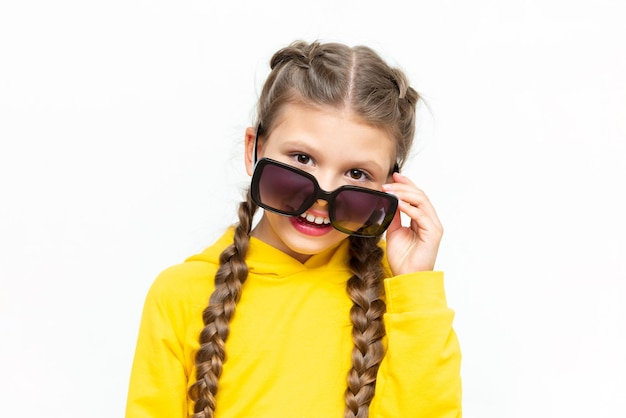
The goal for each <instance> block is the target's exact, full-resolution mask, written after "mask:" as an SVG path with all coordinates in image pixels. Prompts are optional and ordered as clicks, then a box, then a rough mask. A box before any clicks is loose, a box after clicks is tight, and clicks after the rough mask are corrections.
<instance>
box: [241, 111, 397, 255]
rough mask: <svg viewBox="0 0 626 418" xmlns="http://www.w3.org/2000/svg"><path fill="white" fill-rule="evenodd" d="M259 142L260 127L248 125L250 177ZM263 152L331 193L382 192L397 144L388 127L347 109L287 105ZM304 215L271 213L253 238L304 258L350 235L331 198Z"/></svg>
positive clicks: (260, 147) (260, 149)
mask: <svg viewBox="0 0 626 418" xmlns="http://www.w3.org/2000/svg"><path fill="white" fill-rule="evenodd" d="M253 145H254V129H253V128H248V131H247V132H246V154H247V155H246V169H247V171H248V174H249V175H252V171H253V169H254V167H253V161H252V158H253V157H252V153H253ZM257 152H258V158H259V159H260V158H271V159H273V160H276V161H280V162H283V163H286V164H289V165H292V166H294V167H297V168H299V169H301V170H304V171H307V172H309V173H311V174H313V175H314V176H315V178H316V179H317V181H318V183H319V185H320V187H321V188H322V189H324V190H326V191H333V190H335V189H337V188H338V187H340V186H343V185H346V184H351V185H356V186H361V187H367V188H370V189H375V190H381V189H382V185H383V184H384V183H386V182H387V180H388V176H389V173H390V172H391V169H392V167H393V163H394V157H395V144H394V142H393V139H392V138H390V137H389V135H388V134H387V133H386V132H385V131H383V130H381V129H378V128H375V127H373V126H371V125H367V124H365V123H364V122H363V121H362V120H361V119H359V118H357V117H356V116H355V115H354V114H352V113H351V112H349V111H347V110H341V109H336V108H332V107H329V108H324V107H321V108H320V107H311V106H306V105H301V104H286V105H284V106H283V108H282V110H281V113H280V115H279V117H278V118H277V120H276V123H275V126H274V127H273V129H272V131H271V132H270V133H269V136H268V137H267V138H265V140H264V141H263V142H262V143H261V142H259V144H258V151H257ZM304 215H305V216H306V218H304V217H300V216H295V217H291V216H282V215H278V214H275V213H272V212H269V211H265V212H264V214H263V217H262V218H261V220H260V221H259V223H258V225H257V226H256V227H255V228H254V230H253V231H252V236H254V237H256V238H258V239H260V240H261V241H264V242H266V243H267V244H270V245H272V246H273V247H275V248H278V249H279V250H281V251H283V252H285V253H286V254H289V255H290V256H292V257H294V258H295V259H297V260H299V261H300V262H305V261H306V260H307V259H308V258H309V257H310V256H311V255H313V254H317V253H319V252H322V251H324V250H326V249H328V248H331V247H333V246H336V245H338V244H339V243H340V242H341V241H343V240H344V239H346V238H347V237H348V235H346V234H344V233H342V232H339V231H337V230H336V229H334V228H333V227H332V226H331V225H330V224H329V223H328V219H327V218H328V209H327V202H326V201H325V200H318V201H317V202H316V203H314V204H313V206H311V208H310V209H308V210H307V211H306V212H305V214H304ZM307 218H308V219H309V220H307ZM315 218H317V221H318V222H317V223H316V222H315ZM320 218H321V219H320ZM324 219H325V220H326V222H324V221H323V220H324ZM311 220H312V221H311ZM320 220H322V222H321V224H320Z"/></svg>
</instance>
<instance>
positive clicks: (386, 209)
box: [331, 189, 396, 235]
mask: <svg viewBox="0 0 626 418" xmlns="http://www.w3.org/2000/svg"><path fill="white" fill-rule="evenodd" d="M395 208H396V205H395V200H394V198H393V197H391V196H389V195H384V194H379V193H370V192H368V191H364V190H353V189H346V190H341V191H340V192H339V193H337V195H336V196H335V202H334V211H333V213H332V216H331V219H332V220H333V223H335V224H336V225H337V226H338V227H340V229H344V230H346V231H349V232H358V233H359V234H363V235H380V234H382V233H383V232H384V230H385V228H386V227H387V225H384V224H385V223H386V221H388V220H389V216H390V214H391V212H393V211H395Z"/></svg>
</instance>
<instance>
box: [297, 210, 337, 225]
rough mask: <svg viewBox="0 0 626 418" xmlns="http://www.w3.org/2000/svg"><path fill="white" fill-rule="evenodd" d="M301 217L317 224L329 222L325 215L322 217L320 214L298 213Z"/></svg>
mask: <svg viewBox="0 0 626 418" xmlns="http://www.w3.org/2000/svg"><path fill="white" fill-rule="evenodd" d="M300 216H301V217H302V218H304V219H306V220H307V221H309V222H311V223H315V224H317V225H322V224H324V225H328V224H329V223H330V219H328V218H326V217H322V216H313V215H312V214H310V213H306V212H305V213H303V214H302V215H300Z"/></svg>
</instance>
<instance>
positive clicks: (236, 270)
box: [189, 191, 257, 418]
mask: <svg viewBox="0 0 626 418" xmlns="http://www.w3.org/2000/svg"><path fill="white" fill-rule="evenodd" d="M256 209H257V206H256V205H255V204H254V203H253V202H252V199H251V196H250V192H249V191H248V193H247V199H246V201H245V202H241V204H240V205H239V223H238V224H237V226H236V227H235V237H234V243H233V244H231V245H230V246H228V247H227V248H226V249H225V250H224V251H223V252H222V254H221V255H220V267H219V269H218V270H217V273H216V274H215V290H214V291H213V294H212V295H211V297H210V298H209V306H207V307H206V309H205V310H204V313H203V317H202V318H203V320H204V329H203V330H202V332H201V333H200V349H199V350H198V352H197V353H196V382H195V383H194V384H193V385H192V386H191V387H190V388H189V396H190V397H191V399H192V400H193V401H194V402H195V405H194V414H193V418H212V417H213V414H214V411H215V406H216V405H215V395H216V394H217V382H218V380H219V378H220V375H221V374H222V365H223V363H224V361H226V350H225V343H226V339H227V338H228V334H229V332H230V329H229V323H230V321H231V319H232V318H233V316H234V314H235V305H236V304H237V302H238V301H239V299H240V297H241V287H242V285H243V283H244V282H245V281H246V278H247V276H248V266H247V265H246V261H245V257H246V253H247V251H248V244H249V242H250V230H251V228H252V218H253V216H254V213H255V212H256Z"/></svg>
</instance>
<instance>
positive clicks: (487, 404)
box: [0, 0, 626, 418]
mask: <svg viewBox="0 0 626 418" xmlns="http://www.w3.org/2000/svg"><path fill="white" fill-rule="evenodd" d="M226 3H227V2H219V3H218V2H212V1H148V0H143V1H139V0H124V1H107V2H104V1H101V2H87V1H68V0H64V1H6V2H3V3H2V5H1V6H0V141H1V142H0V202H1V203H0V339H1V343H0V416H2V417H15V416H24V415H33V414H34V415H45V416H48V417H83V416H89V417H116V416H117V417H119V416H122V415H123V410H124V404H125V397H126V390H127V382H128V376H129V371H130V366H131V361H132V356H133V350H134V344H135V338H136V333H137V327H138V321H139V316H140V312H141V308H142V304H143V298H144V296H145V293H146V291H147V289H148V287H149V286H150V284H151V282H152V280H153V279H154V278H155V276H156V275H157V274H158V273H159V272H160V271H161V270H162V269H164V268H165V267H167V266H169V265H171V264H174V263H178V262H180V261H182V260H183V259H184V258H185V257H187V256H189V255H191V254H193V253H195V252H197V251H200V250H202V249H203V248H204V247H205V246H207V245H209V244H210V243H211V242H212V241H213V239H214V238H215V237H216V236H217V235H218V234H220V233H221V231H222V230H223V228H224V227H225V226H226V225H228V224H229V223H230V222H231V221H233V220H234V213H235V206H236V203H237V202H238V201H239V198H240V195H241V189H242V188H243V187H244V186H245V185H246V182H247V178H246V176H245V172H244V167H243V160H242V156H241V153H242V141H243V132H244V129H245V127H246V126H248V125H249V124H250V123H251V122H252V114H253V110H254V105H255V99H256V97H257V94H258V91H259V90H260V84H261V82H262V80H263V79H264V78H265V76H266V74H267V71H268V66H267V63H268V60H269V58H270V56H271V54H272V53H273V52H274V51H275V50H276V49H278V48H279V47H282V46H284V45H286V44H287V43H289V42H291V41H292V40H294V39H298V38H301V39H305V40H309V41H310V40H314V39H321V40H327V41H328V40H331V41H342V42H345V43H348V44H366V45H369V46H371V47H373V48H375V49H376V50H378V51H379V52H381V54H382V55H383V56H385V57H386V58H388V59H389V61H390V62H391V63H393V64H396V65H399V66H400V67H402V68H403V69H404V70H405V71H406V72H407V74H408V75H409V77H410V79H411V81H412V84H413V85H414V87H416V88H417V89H418V90H419V91H420V92H421V93H422V94H423V96H424V97H425V98H426V99H427V101H428V103H429V105H430V113H429V112H421V113H420V114H421V116H422V123H421V128H420V134H419V136H418V139H417V140H418V143H417V147H416V152H415V155H414V158H413V159H412V162H411V164H410V165H409V166H408V168H407V170H406V173H407V174H409V175H410V176H411V177H412V178H413V179H414V180H415V181H416V182H417V183H418V184H419V185H420V186H421V187H422V188H424V189H425V190H426V191H427V193H428V194H429V195H430V197H431V199H432V200H433V202H434V203H435V205H436V207H437V209H438V212H439V214H440V217H441V218H442V220H443V222H444V224H445V227H446V233H445V237H444V238H445V239H444V243H443V244H442V247H441V252H440V257H439V260H438V268H440V269H442V270H445V271H446V278H447V291H448V299H449V303H450V305H451V306H452V307H453V308H454V309H455V310H456V313H457V317H456V322H455V324H456V329H457V332H458V334H459V337H460V339H461V343H462V348H463V354H464V363H463V379H464V409H465V410H464V416H466V417H470V418H502V417H616V416H624V415H623V414H624V411H625V410H626V395H625V393H626V377H625V375H626V360H624V358H625V355H624V353H626V334H625V330H626V308H625V307H624V305H625V303H626V286H625V285H624V282H625V280H626V268H625V267H624V261H625V259H626V257H625V254H626V238H625V237H626V222H625V221H624V217H625V216H626V204H625V203H624V194H625V192H624V191H625V189H626V187H625V184H624V183H625V179H626V169H625V168H624V167H625V166H626V164H625V160H626V122H625V120H626V76H625V74H626V47H625V45H626V43H625V42H626V41H625V40H626V25H625V24H624V20H625V17H626V14H625V12H624V11H623V9H622V6H621V4H622V3H623V2H620V1H617V0H616V1H607V0H605V1H584V2H582V1H540V0H533V1H507V2H503V1H499V2H498V1H488V0H480V1H474V2H462V1H439V2H434V1H416V2H408V1H407V2H400V1H393V0H386V1H378V0H377V1H344V2H341V1H336V0H335V1H327V0H323V1H310V2H307V3H299V2H295V1H278V0H265V1H246V2H244V1H239V2H237V1H233V2H228V5H226ZM409 4H412V6H410V7H409V6H408V5H409Z"/></svg>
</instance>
